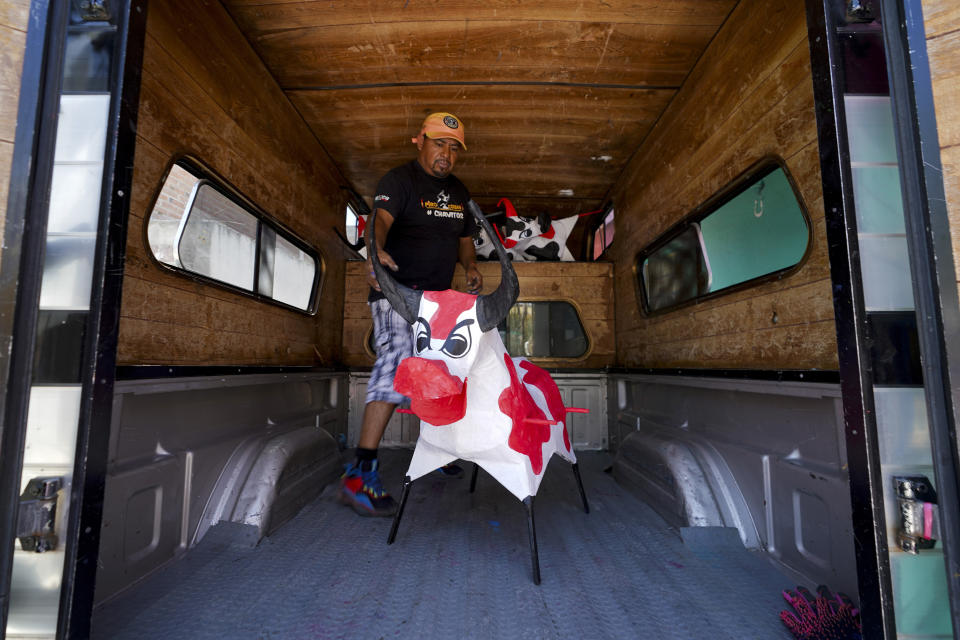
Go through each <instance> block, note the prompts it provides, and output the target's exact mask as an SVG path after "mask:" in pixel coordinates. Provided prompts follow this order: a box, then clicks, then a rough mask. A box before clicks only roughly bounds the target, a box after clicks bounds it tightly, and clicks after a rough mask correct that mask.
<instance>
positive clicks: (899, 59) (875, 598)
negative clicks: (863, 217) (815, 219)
mask: <svg viewBox="0 0 960 640" xmlns="http://www.w3.org/2000/svg"><path fill="white" fill-rule="evenodd" d="M849 4H850V3H848V2H846V1H845V0H807V3H806V10H807V28H808V33H809V41H810V53H811V70H812V74H813V85H814V97H815V102H816V112H817V129H818V139H819V144H820V167H821V173H822V180H823V201H824V211H825V216H826V231H827V244H828V253H829V256H830V271H831V279H832V283H833V295H834V313H835V318H836V327H837V347H838V357H839V365H840V381H841V390H842V394H843V412H844V427H845V435H846V447H847V461H848V465H849V475H850V496H851V506H852V519H853V535H854V540H853V542H854V549H855V555H856V560H857V574H858V583H859V592H860V593H859V595H860V605H861V607H860V608H861V615H862V622H863V630H864V637H867V638H895V637H896V622H895V612H894V600H893V588H892V583H891V575H890V562H889V556H888V551H889V550H888V546H887V533H886V517H885V514H884V496H883V493H884V487H883V480H882V475H881V471H880V456H879V447H878V440H877V437H878V434H877V421H876V411H875V406H874V397H873V384H874V383H873V375H872V364H873V363H872V361H871V354H870V349H869V340H870V337H869V322H868V318H867V313H866V312H865V305H864V298H863V281H862V275H861V271H860V262H859V245H858V237H857V222H856V215H855V210H854V200H853V181H852V174H851V169H850V152H849V149H848V146H847V128H846V115H845V110H844V102H843V94H844V90H845V88H846V79H845V77H844V64H843V60H842V56H841V53H840V42H839V36H838V26H839V25H840V24H841V18H842V16H841V12H843V11H844V10H845V9H846V8H847V6H848V5H849ZM857 4H859V5H860V6H862V7H865V9H866V10H868V11H869V10H873V11H875V12H877V13H878V14H879V15H878V16H877V17H880V18H881V22H882V24H883V44H884V51H885V54H886V62H887V71H888V73H887V79H888V83H889V87H890V97H891V102H892V104H893V109H894V128H895V130H896V140H897V156H898V164H899V167H900V180H901V190H902V193H903V199H904V203H903V205H904V217H905V223H906V234H907V244H908V250H909V254H910V264H911V270H912V274H913V278H912V280H913V283H914V284H913V288H914V299H915V305H916V317H917V327H918V330H917V333H918V339H919V342H920V351H921V354H922V358H921V363H922V375H923V379H924V381H925V385H924V386H925V396H926V402H927V412H928V421H929V428H930V434H931V443H932V447H933V453H934V467H935V475H936V485H937V491H938V493H939V507H940V516H941V525H942V528H943V531H942V533H943V536H942V537H943V540H941V544H943V545H944V556H945V559H946V563H947V567H946V569H949V570H948V571H947V581H948V589H949V594H950V608H951V618H952V620H953V626H954V630H955V633H956V632H958V631H960V618H958V613H960V606H958V599H957V598H958V585H960V578H958V576H960V571H958V570H957V569H958V556H960V554H958V550H960V548H958V544H960V536H958V533H960V522H958V520H960V504H958V495H960V491H958V477H957V469H958V464H957V462H958V451H957V439H956V409H957V407H956V404H955V398H954V396H953V392H952V385H951V379H952V380H960V378H958V377H957V372H958V369H957V367H958V366H960V358H957V357H954V358H952V359H951V358H950V356H956V355H957V354H956V353H951V349H950V348H949V345H948V344H947V341H946V340H945V336H946V335H947V333H946V331H948V330H949V331H950V332H952V333H951V335H958V334H957V333H956V331H957V329H958V328H960V306H958V300H957V287H956V280H955V278H954V266H953V257H952V250H951V248H950V244H949V238H950V234H949V226H948V223H947V216H946V207H945V201H944V199H943V183H942V179H941V176H940V175H939V168H940V161H939V144H938V143H937V142H936V141H937V135H936V125H935V118H934V112H933V104H932V91H931V86H930V76H929V65H928V62H927V59H926V47H925V41H924V35H923V20H922V15H921V14H920V7H919V4H920V3H919V0H875V1H874V2H866V1H861V2H858V3H857ZM921 143H922V144H921ZM953 351H954V352H955V351H957V349H953ZM951 373H953V375H952V376H951ZM887 490H888V491H890V490H892V487H889V488H887Z"/></svg>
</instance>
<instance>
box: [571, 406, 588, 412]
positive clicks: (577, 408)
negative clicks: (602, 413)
mask: <svg viewBox="0 0 960 640" xmlns="http://www.w3.org/2000/svg"><path fill="white" fill-rule="evenodd" d="M567 413H590V409H584V408H583V407H567Z"/></svg>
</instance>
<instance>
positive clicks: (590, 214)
mask: <svg viewBox="0 0 960 640" xmlns="http://www.w3.org/2000/svg"><path fill="white" fill-rule="evenodd" d="M601 211H603V209H597V210H596V211H587V212H586V213H578V214H577V217H578V218H582V217H583V216H592V215H593V214H595V213H600V212H601Z"/></svg>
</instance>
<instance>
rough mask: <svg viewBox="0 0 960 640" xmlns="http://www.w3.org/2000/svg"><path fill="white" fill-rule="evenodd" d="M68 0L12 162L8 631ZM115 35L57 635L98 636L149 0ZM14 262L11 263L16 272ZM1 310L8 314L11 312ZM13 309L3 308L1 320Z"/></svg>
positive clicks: (50, 14) (26, 78) (3, 331)
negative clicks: (100, 561) (93, 632)
mask: <svg viewBox="0 0 960 640" xmlns="http://www.w3.org/2000/svg"><path fill="white" fill-rule="evenodd" d="M70 5H71V3H69V2H62V1H56V0H54V1H53V2H51V1H49V0H33V2H32V3H31V6H30V23H29V27H28V32H27V45H26V49H25V52H24V63H23V72H22V80H21V82H22V86H21V94H20V103H19V107H18V120H17V132H16V140H15V143H14V157H13V163H12V169H11V189H10V196H9V199H8V209H7V225H6V231H5V234H6V235H5V240H6V242H7V247H13V248H14V250H13V251H5V252H4V255H3V276H2V277H0V305H2V306H3V307H6V308H7V309H9V310H10V311H11V314H12V317H13V321H12V323H11V324H10V325H9V326H7V325H3V324H0V336H3V337H4V338H6V339H8V340H9V341H10V343H11V357H10V360H9V365H8V369H7V370H5V371H3V372H0V375H4V374H6V375H5V378H3V380H2V382H3V383H4V384H3V398H2V399H0V402H2V403H3V404H2V405H0V406H2V411H3V420H4V422H3V431H2V434H0V437H2V441H0V514H2V521H0V549H3V550H5V552H3V553H0V604H2V609H0V638H3V637H5V635H6V626H7V620H8V615H9V597H10V587H11V585H10V580H11V573H12V566H13V548H14V544H15V540H16V535H15V534H16V516H17V508H18V504H19V486H20V476H21V473H22V464H23V449H24V442H25V436H26V427H27V409H28V404H29V396H30V388H31V383H32V378H33V359H34V350H35V345H36V326H37V317H38V307H39V297H40V284H41V278H42V274H43V261H44V254H45V244H46V227H47V214H48V207H49V200H50V186H51V178H52V172H53V158H54V150H55V145H56V129H57V117H58V112H59V103H60V95H61V80H62V76H63V53H64V46H65V42H66V26H67V18H68V15H69V10H70ZM109 6H110V9H111V10H112V11H113V12H114V15H115V16H116V25H117V36H116V37H117V39H116V42H115V45H114V53H113V59H112V60H111V65H112V74H111V78H113V86H112V87H111V93H112V98H111V102H110V110H109V116H108V124H107V144H106V152H105V156H104V165H103V167H104V171H103V182H102V184H101V196H100V198H101V199H100V218H99V222H98V228H97V241H96V246H95V253H94V261H93V278H92V283H91V298H90V307H89V312H88V314H87V318H86V330H85V333H84V339H83V340H84V347H83V356H82V369H81V403H80V418H79V424H78V431H77V446H76V454H75V464H74V469H73V482H72V491H71V494H70V495H69V496H67V499H69V501H70V508H69V512H68V517H67V521H66V523H65V529H66V536H65V540H64V554H65V562H64V570H63V578H62V583H61V590H60V607H59V614H58V620H57V637H58V638H85V637H89V635H90V618H91V613H92V610H93V599H94V591H95V585H96V568H97V558H98V554H99V545H100V523H101V517H102V511H103V490H104V484H105V478H106V463H107V454H108V443H109V435H110V422H111V414H112V407H113V385H114V378H115V370H116V351H117V335H118V330H119V321H120V297H121V289H122V282H123V265H124V256H125V250H126V235H127V218H128V214H129V204H130V188H131V183H132V180H133V160H134V149H135V145H136V121H137V110H138V107H139V92H140V75H141V68H142V60H143V46H144V39H145V36H146V15H147V2H146V0H124V1H120V2H111V3H110V5H109ZM8 267H9V271H8ZM2 315H3V314H0V316H2ZM3 319H5V317H4V318H0V321H2V320H3Z"/></svg>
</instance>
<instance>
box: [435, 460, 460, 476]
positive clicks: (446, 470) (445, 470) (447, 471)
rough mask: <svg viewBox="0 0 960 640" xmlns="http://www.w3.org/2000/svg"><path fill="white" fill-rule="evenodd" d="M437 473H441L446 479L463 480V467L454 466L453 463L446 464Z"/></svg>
mask: <svg viewBox="0 0 960 640" xmlns="http://www.w3.org/2000/svg"><path fill="white" fill-rule="evenodd" d="M437 473H439V474H440V475H441V476H443V477H444V478H462V477H463V467H461V466H460V465H458V464H453V463H452V462H451V463H450V464H445V465H443V466H442V467H440V468H439V469H437Z"/></svg>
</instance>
